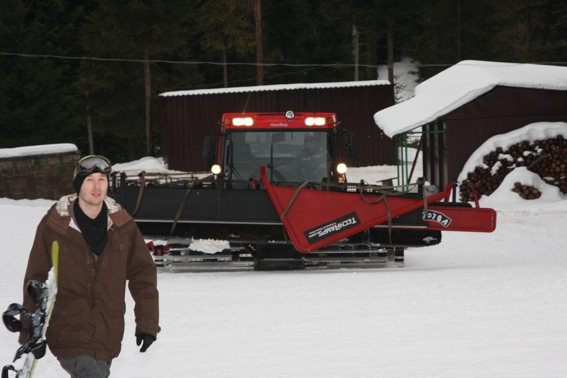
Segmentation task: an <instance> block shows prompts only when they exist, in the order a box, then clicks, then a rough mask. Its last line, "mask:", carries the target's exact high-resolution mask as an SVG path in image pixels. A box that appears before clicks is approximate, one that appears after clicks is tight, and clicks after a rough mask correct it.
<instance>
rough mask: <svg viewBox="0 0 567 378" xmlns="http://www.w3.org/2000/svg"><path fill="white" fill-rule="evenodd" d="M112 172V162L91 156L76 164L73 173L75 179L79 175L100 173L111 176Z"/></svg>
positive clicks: (102, 157) (98, 156) (101, 157)
mask: <svg viewBox="0 0 567 378" xmlns="http://www.w3.org/2000/svg"><path fill="white" fill-rule="evenodd" d="M111 170H112V165H111V164H110V160H108V159H107V158H105V157H104V156H100V155H89V156H85V157H83V158H81V159H79V161H77V163H75V172H74V173H73V178H75V177H77V175H78V174H87V175H90V174H91V173H93V172H97V171H98V172H100V173H104V174H109V173H110V171H111Z"/></svg>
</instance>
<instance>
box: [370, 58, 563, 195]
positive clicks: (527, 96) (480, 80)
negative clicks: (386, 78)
mask: <svg viewBox="0 0 567 378" xmlns="http://www.w3.org/2000/svg"><path fill="white" fill-rule="evenodd" d="M374 119H375V122H376V124H377V125H378V126H379V127H380V128H381V129H382V130H383V131H384V132H385V134H386V135H388V136H389V137H392V138H394V137H400V136H402V135H403V134H405V133H411V134H414V135H416V136H420V135H421V136H422V137H423V144H422V153H423V172H424V176H425V178H426V179H427V180H428V181H429V182H431V183H432V184H435V185H437V186H438V187H439V188H444V187H445V185H446V184H447V183H450V182H454V181H456V180H457V177H458V176H459V174H460V173H461V171H462V169H463V166H464V165H465V163H466V162H467V160H468V158H469V157H470V156H471V155H472V154H473V152H474V151H476V149H477V148H478V147H480V146H481V145H482V144H483V143H484V142H485V141H486V140H487V139H489V138H490V137H492V136H494V135H498V134H504V133H507V132H509V131H512V130H515V129H518V128H521V127H524V126H526V125H528V124H530V123H534V122H556V121H563V122H567V68H565V67H558V66H544V65H532V64H511V63H496V62H482V61H463V62H460V63H459V64H457V65H455V66H453V67H450V68H448V69H447V70H445V71H443V72H441V73H439V74H438V75H436V76H434V77H432V78H431V79H429V80H427V81H425V82H423V83H422V84H420V85H418V86H417V87H416V89H415V97H413V98H412V99H410V100H408V101H406V102H403V103H400V104H397V105H395V106H392V107H390V108H388V109H385V110H382V111H379V112H378V113H376V114H375V116H374ZM566 137H567V136H566Z"/></svg>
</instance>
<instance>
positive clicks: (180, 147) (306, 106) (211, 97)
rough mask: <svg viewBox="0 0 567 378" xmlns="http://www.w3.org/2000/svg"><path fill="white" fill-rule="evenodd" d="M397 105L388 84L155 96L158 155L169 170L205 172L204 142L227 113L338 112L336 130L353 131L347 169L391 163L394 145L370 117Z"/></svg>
mask: <svg viewBox="0 0 567 378" xmlns="http://www.w3.org/2000/svg"><path fill="white" fill-rule="evenodd" d="M394 103H395V100H394V88H393V86H392V85H391V84H390V82H388V81H383V80H372V81H356V82H342V83H316V84H289V85H265V86H254V87H240V88H223V89H209V90H193V91H176V92H168V93H162V94H160V96H159V117H160V120H159V128H160V130H159V131H160V138H161V142H160V145H161V153H162V156H163V157H164V159H165V160H166V162H167V163H168V167H169V169H175V170H180V171H203V170H205V160H204V159H203V141H204V139H205V137H206V136H208V135H211V132H212V131H213V130H219V122H220V120H221V117H222V114H223V113H226V112H243V111H250V112H277V111H281V112H285V111H287V110H293V111H294V112H304V111H320V112H323V111H325V112H336V113H337V116H338V119H339V121H340V122H341V124H340V126H341V127H342V128H345V129H348V130H350V131H352V132H354V133H355V134H356V136H357V141H358V151H359V153H358V158H357V159H355V160H354V161H349V162H348V163H349V164H350V165H351V166H371V165H381V164H395V146H394V142H393V141H392V139H390V138H387V137H385V136H384V134H383V133H382V132H381V131H380V129H378V128H377V127H376V125H375V124H374V122H373V119H372V117H373V115H374V113H375V112H376V109H384V108H387V107H389V106H391V105H393V104H394Z"/></svg>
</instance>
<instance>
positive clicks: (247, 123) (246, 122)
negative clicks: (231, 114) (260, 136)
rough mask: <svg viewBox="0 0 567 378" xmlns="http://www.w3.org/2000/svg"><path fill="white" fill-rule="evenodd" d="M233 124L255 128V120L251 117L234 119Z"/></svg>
mask: <svg viewBox="0 0 567 378" xmlns="http://www.w3.org/2000/svg"><path fill="white" fill-rule="evenodd" d="M232 124H233V125H234V126H253V125H254V120H253V119H252V118H251V117H242V118H233V119H232Z"/></svg>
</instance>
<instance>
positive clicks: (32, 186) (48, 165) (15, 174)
mask: <svg viewBox="0 0 567 378" xmlns="http://www.w3.org/2000/svg"><path fill="white" fill-rule="evenodd" d="M79 157H80V153H79V152H78V151H77V152H67V153H60V154H49V155H35V156H23V157H12V158H2V159H0V197H8V198H12V199H26V198H27V199H36V198H45V199H52V200H57V199H59V198H60V197H62V196H63V195H66V194H71V193H73V187H72V182H73V167H74V164H75V162H76V161H77V160H78V159H79Z"/></svg>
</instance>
